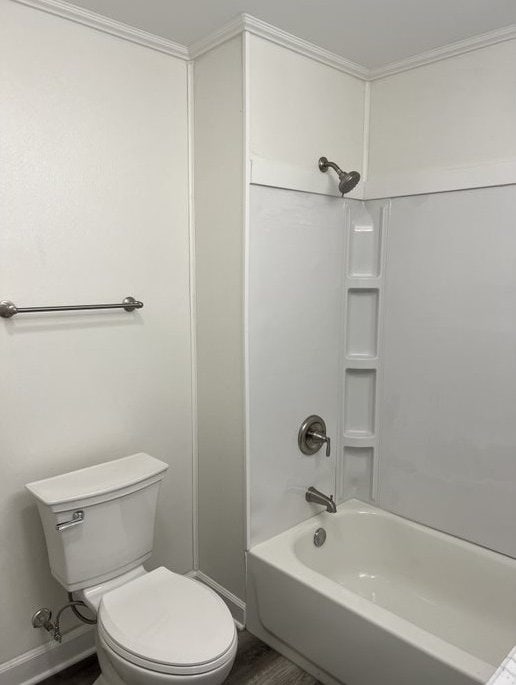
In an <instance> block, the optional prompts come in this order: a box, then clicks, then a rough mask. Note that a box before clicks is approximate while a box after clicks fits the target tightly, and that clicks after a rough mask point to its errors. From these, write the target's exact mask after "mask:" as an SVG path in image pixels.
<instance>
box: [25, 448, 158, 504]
mask: <svg viewBox="0 0 516 685" xmlns="http://www.w3.org/2000/svg"><path fill="white" fill-rule="evenodd" d="M167 469H168V464H166V463H165V462H163V461H160V460H159V459H155V458H154V457H151V456H150V455H148V454H145V453H144V452H139V453H138V454H132V455H131V456H129V457H122V459H114V460H112V461H106V462H104V463H102V464H96V465H95V466H88V467H87V468H84V469H78V470H77V471H70V472H69V473H63V474H61V475H60V476H54V477H52V478H45V479H44V480H38V481H34V482H33V483H27V485H26V486H25V487H26V488H27V490H29V492H31V493H32V494H33V495H34V497H35V498H36V499H38V500H39V501H40V502H43V504H46V505H48V506H53V505H57V504H62V503H64V502H74V501H76V500H84V499H89V498H92V497H99V496H103V495H104V496H105V495H107V494H108V493H110V492H111V493H113V492H116V491H119V490H123V489H125V488H128V487H130V486H134V485H136V484H138V483H141V482H142V481H145V480H148V479H149V478H152V477H155V476H158V475H159V474H160V473H163V472H164V471H166V470H167Z"/></svg>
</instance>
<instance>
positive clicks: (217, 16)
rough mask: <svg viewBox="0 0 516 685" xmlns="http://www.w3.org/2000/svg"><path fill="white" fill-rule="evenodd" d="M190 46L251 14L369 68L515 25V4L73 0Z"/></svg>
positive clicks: (499, 0) (479, 0)
mask: <svg viewBox="0 0 516 685" xmlns="http://www.w3.org/2000/svg"><path fill="white" fill-rule="evenodd" d="M70 4H74V5H78V6H80V7H84V8H86V9H89V10H92V11H94V12H98V13H99V14H103V15H104V16H107V17H110V18H111V19H116V20H118V21H121V22H123V23H125V24H129V25H131V26H134V27H136V28H139V29H143V30H145V31H149V32H150V33H154V34H157V35H159V36H162V37H164V38H168V39H169V40H172V41H175V42H177V43H181V44H182V45H187V46H188V45H190V44H192V43H193V42H195V41H197V40H199V39H200V38H204V37H205V36H207V35H208V34H209V33H211V32H213V31H214V30H216V29H219V28H221V27H222V26H223V25H224V24H226V23H228V22H229V21H231V20H232V19H234V18H235V17H236V16H237V15H239V14H240V13H242V12H247V13H249V14H252V15H253V16H255V17H257V18H258V19H262V20H263V21H266V22H268V23H270V24H273V25H275V26H277V27H279V28H281V29H283V30H284V31H287V32H289V33H293V34H294V35H296V36H299V37H300V38H304V39H305V40H308V41H310V42H312V43H315V44H316V45H318V46H320V47H323V48H326V49H327V50H330V51H331V52H334V53H336V54H338V55H341V56H342V57H346V58H347V59H349V60H352V61H353V62H357V63H358V64H361V65H363V66H366V67H369V68H375V67H380V66H383V65H385V64H389V63H390V62H396V61H398V60H401V59H405V58H407V57H410V56H412V55H415V54H418V53H421V52H425V51H426V50H430V49H432V48H436V47H440V46H442V45H446V44H448V43H452V42H455V41H458V40H462V39H464V38H470V37H471V36H474V35H477V34H480V33H486V32H488V31H492V30H494V29H497V28H501V27H503V26H507V25H510V24H515V23H516V0H73V3H70Z"/></svg>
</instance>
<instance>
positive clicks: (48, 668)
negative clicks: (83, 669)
mask: <svg viewBox="0 0 516 685" xmlns="http://www.w3.org/2000/svg"><path fill="white" fill-rule="evenodd" d="M28 630H33V629H32V628H30V626H29V628H28ZM94 635H95V633H94V631H93V629H92V628H91V626H79V627H78V628H74V629H73V630H70V631H69V632H68V633H66V634H65V635H63V641H62V642H61V643H58V642H54V641H50V642H47V643H45V644H44V645H41V646H40V647H36V648H35V649H31V650H30V651H29V652H25V654H20V656H17V657H15V658H14V659H11V660H10V661H6V662H5V663H3V664H1V665H0V685H34V683H40V682H41V681H42V680H45V678H48V677H49V676H51V675H53V674H54V673H57V672H58V671H62V670H63V669H65V668H68V666H72V665H73V664H75V663H77V662H78V661H81V660H82V659H85V658H86V657H87V656H90V654H93V653H94V652H95V638H94Z"/></svg>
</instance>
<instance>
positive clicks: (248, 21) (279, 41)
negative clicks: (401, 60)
mask: <svg viewBox="0 0 516 685" xmlns="http://www.w3.org/2000/svg"><path fill="white" fill-rule="evenodd" d="M242 22H243V25H244V30H245V31H248V32H249V33H252V34H253V35H255V36H258V37H260V38H265V39H266V40H268V41H270V42H271V43H276V45H281V47H284V48H287V49H288V50H292V51H293V52H297V53H298V54H300V55H304V56H305V57H309V58H310V59H313V60H315V61H316V62H321V64H326V66H328V67H333V68H334V69H338V70H339V71H343V72H344V73H346V74H349V75H350V76H356V77H357V78H361V79H365V80H368V78H369V69H368V68H367V67H364V66H362V65H361V64H357V63H356V62H352V61H351V60H349V59H346V58H345V57H342V56H341V55H337V54H335V53H334V52H330V51H329V50H325V49H324V48H321V47H319V46H318V45H315V44H314V43H310V42H309V41H307V40H304V39H303V38H298V37H297V36H294V35H293V34H292V33H287V31H283V30H282V29H279V28H277V27H276V26H273V25H272V24H268V23H267V22H265V21H262V20H261V19H256V17H253V16H251V15H250V14H242Z"/></svg>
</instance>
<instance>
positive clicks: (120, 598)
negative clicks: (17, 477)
mask: <svg viewBox="0 0 516 685" xmlns="http://www.w3.org/2000/svg"><path fill="white" fill-rule="evenodd" d="M167 468H168V465H167V464H165V463H164V462H162V461H159V460H158V459H155V458H154V457H151V456H149V455H148V454H143V453H140V454H133V455H131V456H129V457H124V458H122V459H116V460H114V461H109V462H106V463H103V464H98V465H97V466H91V467H89V468H85V469H80V470H78V471H72V472H71V473H65V474H63V475H60V476H55V477H53V478H47V479H45V480H40V481H36V482H34V483H29V484H28V485H26V488H27V490H29V492H30V493H31V494H32V495H33V496H34V498H35V499H36V502H37V505H38V509H39V513H40V516H41V521H42V523H43V530H44V533H45V538H46V542H47V549H48V558H49V562H50V568H51V571H52V574H53V575H54V577H55V578H56V579H57V580H58V581H59V583H61V585H62V586H63V587H64V588H65V589H66V590H67V591H68V592H70V593H73V598H74V599H76V600H82V601H83V602H84V603H85V604H86V605H87V606H88V608H89V609H90V610H91V611H93V612H94V613H95V614H96V618H97V634H96V643H97V652H98V658H99V662H100V668H101V672H102V673H101V675H100V677H99V678H98V680H97V681H96V683H95V685H168V684H169V683H170V685H187V684H188V685H190V684H192V685H219V683H222V682H224V680H225V679H226V677H227V676H228V674H229V672H230V670H231V667H232V666H233V661H234V659H235V654H236V650H237V641H238V640H237V633H236V629H235V624H234V621H233V618H232V616H231V613H230V612H229V609H228V608H227V606H226V605H225V604H224V602H223V601H222V599H220V597H219V596H218V595H217V594H216V593H215V592H214V591H213V590H211V589H210V588H208V587H207V586H205V585H203V584H201V583H200V582H198V581H196V580H193V579H192V578H188V577H186V576H182V575H179V574H177V573H173V572H172V571H169V570H168V569H166V568H164V567H160V568H157V569H155V570H153V571H146V570H145V568H144V566H143V564H144V562H145V561H146V560H147V559H149V557H150V556H151V553H152V547H153V538H154V522H155V516H156V505H157V501H158V492H159V487H160V483H161V481H162V480H163V478H164V476H165V472H166V470H167Z"/></svg>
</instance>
